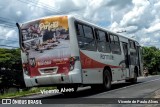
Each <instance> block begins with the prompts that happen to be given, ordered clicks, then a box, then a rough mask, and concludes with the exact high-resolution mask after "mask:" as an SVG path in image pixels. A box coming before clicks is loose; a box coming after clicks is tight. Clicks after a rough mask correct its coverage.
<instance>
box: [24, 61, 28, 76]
mask: <svg viewBox="0 0 160 107" xmlns="http://www.w3.org/2000/svg"><path fill="white" fill-rule="evenodd" d="M27 65H28V64H27V63H23V70H24V73H25V74H26V75H29V71H28V66H27Z"/></svg>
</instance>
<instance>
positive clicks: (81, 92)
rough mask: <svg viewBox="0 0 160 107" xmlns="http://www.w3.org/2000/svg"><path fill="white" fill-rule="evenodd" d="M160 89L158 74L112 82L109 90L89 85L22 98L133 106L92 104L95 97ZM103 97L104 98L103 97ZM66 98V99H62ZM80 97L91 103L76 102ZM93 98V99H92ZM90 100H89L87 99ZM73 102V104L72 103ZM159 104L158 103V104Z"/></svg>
mask: <svg viewBox="0 0 160 107" xmlns="http://www.w3.org/2000/svg"><path fill="white" fill-rule="evenodd" d="M158 89H160V76H148V77H139V78H138V82H137V83H136V84H131V83H125V82H124V81H120V82H115V83H113V84H112V89H111V90H109V91H93V90H92V89H91V88H90V87H85V88H79V89H78V92H77V93H75V94H73V95H68V96H65V95H63V94H62V93H58V94H49V95H42V94H39V95H33V96H28V97H23V98H33V99H45V100H46V99H47V100H48V101H49V103H52V104H54V103H55V102H56V100H57V99H58V101H59V102H58V104H57V103H56V104H54V107H61V106H62V107H63V106H65V107H75V106H78V107H90V106H94V107H98V106H103V107H106V106H107V107H128V106H130V107H134V106H135V105H134V104H131V105H128V104H114V105H113V104H107V105H106V104H100V103H99V104H94V102H96V100H97V99H100V98H101V99H102V100H103V101H104V100H107V99H105V98H112V99H116V98H147V97H150V95H151V94H152V93H153V92H154V91H156V90H158ZM103 98H104V99H103ZM64 99H67V100H64ZM81 99H82V100H84V99H87V100H86V101H88V102H89V103H91V104H87V102H85V104H87V105H85V104H83V103H82V104H78V105H77V104H76V103H78V101H80V102H81ZM93 99H94V100H93ZM89 100H90V101H89ZM65 101H69V104H65ZM82 102H83V101H82ZM72 103H73V104H72ZM136 106H137V107H141V106H143V107H146V106H147V105H146V104H143V105H142V104H136ZM159 106H160V105H159ZM159 106H157V107H159Z"/></svg>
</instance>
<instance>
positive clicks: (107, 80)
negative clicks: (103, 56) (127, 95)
mask: <svg viewBox="0 0 160 107" xmlns="http://www.w3.org/2000/svg"><path fill="white" fill-rule="evenodd" d="M102 87H103V89H104V90H110V89H111V74H110V72H109V71H108V70H107V69H106V70H105V71H104V72H103V85H102Z"/></svg>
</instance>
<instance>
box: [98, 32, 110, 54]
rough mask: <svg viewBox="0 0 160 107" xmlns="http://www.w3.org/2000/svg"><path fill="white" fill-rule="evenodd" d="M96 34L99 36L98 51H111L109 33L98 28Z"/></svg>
mask: <svg viewBox="0 0 160 107" xmlns="http://www.w3.org/2000/svg"><path fill="white" fill-rule="evenodd" d="M96 34H97V37H98V40H97V47H98V51H100V52H104V53H110V46H109V41H108V35H107V34H106V33H105V32H104V31H101V30H96Z"/></svg>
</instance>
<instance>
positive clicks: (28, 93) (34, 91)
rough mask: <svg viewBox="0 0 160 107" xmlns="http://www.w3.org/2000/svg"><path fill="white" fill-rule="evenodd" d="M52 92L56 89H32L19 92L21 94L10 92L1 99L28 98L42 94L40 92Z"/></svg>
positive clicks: (0, 96)
mask: <svg viewBox="0 0 160 107" xmlns="http://www.w3.org/2000/svg"><path fill="white" fill-rule="evenodd" d="M43 89H46V90H52V89H55V87H36V88H31V89H30V90H28V91H19V92H15V93H13V92H10V93H5V94H3V95H0V99H3V98H16V97H22V96H27V95H33V94H38V93H40V90H43Z"/></svg>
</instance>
